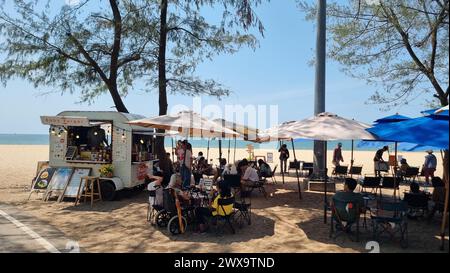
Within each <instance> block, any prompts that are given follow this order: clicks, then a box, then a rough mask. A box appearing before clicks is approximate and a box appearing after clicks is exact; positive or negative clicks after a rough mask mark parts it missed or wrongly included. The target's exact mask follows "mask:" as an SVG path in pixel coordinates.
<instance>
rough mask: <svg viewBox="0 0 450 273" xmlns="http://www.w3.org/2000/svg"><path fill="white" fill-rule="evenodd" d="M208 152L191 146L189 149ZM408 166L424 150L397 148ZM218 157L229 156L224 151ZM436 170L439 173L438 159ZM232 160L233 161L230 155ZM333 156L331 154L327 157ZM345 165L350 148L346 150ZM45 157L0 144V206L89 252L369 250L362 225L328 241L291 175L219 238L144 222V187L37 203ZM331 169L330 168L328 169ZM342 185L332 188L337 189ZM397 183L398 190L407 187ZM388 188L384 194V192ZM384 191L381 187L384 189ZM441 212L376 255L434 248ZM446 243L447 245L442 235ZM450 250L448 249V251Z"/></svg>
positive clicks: (314, 206) (318, 215) (317, 203)
mask: <svg viewBox="0 0 450 273" xmlns="http://www.w3.org/2000/svg"><path fill="white" fill-rule="evenodd" d="M199 150H202V151H203V152H204V153H205V154H206V149H195V147H194V154H197V152H198V151H199ZM268 152H272V153H273V155H274V160H275V162H274V163H271V165H272V166H274V165H276V164H278V162H277V161H278V160H277V158H278V153H277V152H276V151H273V150H255V155H256V156H267V153H268ZM373 153H374V152H361V151H358V152H355V164H356V165H363V166H364V167H363V173H372V172H373V171H372V168H373V165H372V164H373V163H372V158H373ZM400 154H401V155H403V156H404V157H405V158H407V159H408V162H409V164H410V165H411V166H421V165H422V163H423V158H424V156H425V153H405V152H401V153H400ZM223 156H224V157H225V158H227V156H228V154H227V150H226V149H225V151H224V154H223ZM247 156H248V153H247V152H246V150H245V149H240V150H237V154H236V159H241V158H244V157H247ZM436 156H437V157H438V160H439V163H438V165H439V169H438V171H437V175H439V176H441V175H442V167H441V162H442V161H441V158H440V155H439V153H438V152H437V153H436ZM209 157H210V158H218V150H217V149H211V150H210V154H209ZM297 157H298V159H299V160H304V161H311V160H312V151H297ZM230 158H233V152H231V155H230ZM328 158H329V159H330V158H331V152H329V154H328ZM344 158H345V161H346V162H349V161H350V152H349V151H344ZM47 159H48V146H45V145H42V146H40V145H34V146H31V145H30V146H27V145H17V146H15V145H0V172H1V173H2V176H1V178H0V204H7V205H15V206H17V207H18V208H20V209H22V210H24V211H26V212H28V213H30V214H31V215H33V216H34V217H36V218H38V219H39V220H41V221H44V222H46V223H48V224H50V225H52V226H54V227H56V228H57V229H59V230H60V231H61V232H62V233H64V234H65V235H66V236H67V237H68V238H72V239H73V240H76V241H78V242H79V244H80V246H81V247H82V248H83V249H85V250H86V251H88V252H367V251H368V250H366V248H365V246H366V243H367V242H368V241H371V230H370V229H369V230H367V231H365V230H363V232H362V235H361V240H360V242H352V241H350V240H349V239H348V238H346V237H345V236H341V237H339V238H338V239H337V240H332V239H329V238H328V232H329V225H325V224H324V223H323V209H322V208H323V194H322V193H317V192H303V199H302V200H299V199H298V193H297V190H296V188H297V183H296V179H295V178H294V177H293V176H290V177H287V178H286V184H284V185H283V184H282V183H281V177H277V180H278V181H279V183H278V184H276V185H267V192H268V193H269V195H270V197H269V198H268V199H265V198H264V197H263V196H262V195H261V194H258V193H256V194H255V196H254V197H253V198H252V207H253V210H252V213H253V215H252V217H253V222H252V225H251V226H245V227H243V228H242V229H238V230H237V233H236V234H235V235H231V234H225V235H223V236H220V237H217V236H216V235H215V234H214V233H211V234H204V235H197V234H193V233H192V232H187V233H186V234H184V235H181V236H176V237H174V236H170V235H169V234H168V233H167V231H166V230H160V229H157V228H155V227H152V226H150V225H149V224H148V223H147V222H146V219H145V218H146V216H145V215H146V209H147V200H148V199H147V194H146V192H135V191H134V192H130V193H128V194H124V195H122V198H120V200H118V201H113V202H101V203H98V204H95V205H94V207H93V208H91V207H90V206H88V205H84V204H83V205H81V206H77V207H74V206H73V203H72V202H62V203H57V202H43V201H41V200H40V199H38V198H37V196H36V195H33V196H32V198H31V200H30V201H28V202H27V201H26V199H27V198H28V194H29V188H30V183H31V179H32V178H33V177H34V174H35V172H36V163H37V161H40V160H47ZM329 168H330V169H331V166H329ZM340 188H341V185H338V189H340ZM405 189H406V187H403V188H402V189H401V191H402V192H403V190H405ZM386 192H387V193H388V191H386ZM383 194H384V192H383ZM440 219H441V217H438V216H436V217H435V218H434V220H433V221H432V222H431V223H430V224H427V223H426V221H420V220H417V221H410V224H409V242H410V246H409V247H408V248H407V249H402V248H401V247H400V245H399V243H398V242H397V243H396V242H392V241H389V240H387V239H386V240H384V241H383V242H381V251H382V252H438V251H439V250H438V247H439V245H440V243H439V238H438V236H437V235H438V234H439V228H440ZM446 239H447V245H448V237H447V238H446ZM447 251H448V249H447Z"/></svg>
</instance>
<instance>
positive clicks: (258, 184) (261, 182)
mask: <svg viewBox="0 0 450 273" xmlns="http://www.w3.org/2000/svg"><path fill="white" fill-rule="evenodd" d="M264 184H265V181H264V180H259V181H257V182H255V183H254V184H253V185H249V186H248V187H250V188H251V191H253V190H255V189H258V190H259V192H260V193H262V194H263V195H264V198H266V199H267V192H266V189H265V188H264Z"/></svg>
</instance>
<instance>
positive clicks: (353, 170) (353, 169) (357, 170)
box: [348, 166, 363, 176]
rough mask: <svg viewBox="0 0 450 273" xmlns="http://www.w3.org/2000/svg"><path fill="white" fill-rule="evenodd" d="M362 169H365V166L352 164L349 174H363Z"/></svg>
mask: <svg viewBox="0 0 450 273" xmlns="http://www.w3.org/2000/svg"><path fill="white" fill-rule="evenodd" d="M362 169H363V166H352V167H351V168H350V170H349V171H348V174H349V175H357V176H361V175H362Z"/></svg>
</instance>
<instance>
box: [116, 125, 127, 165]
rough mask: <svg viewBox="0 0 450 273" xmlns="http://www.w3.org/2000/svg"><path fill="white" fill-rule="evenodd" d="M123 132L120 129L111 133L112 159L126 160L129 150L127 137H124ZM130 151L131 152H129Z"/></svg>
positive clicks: (117, 160)
mask: <svg viewBox="0 0 450 273" xmlns="http://www.w3.org/2000/svg"><path fill="white" fill-rule="evenodd" d="M122 134H125V133H124V132H123V131H121V130H118V129H117V130H115V131H114V133H113V141H114V143H113V154H112V157H113V161H116V162H119V161H126V160H127V152H130V151H129V150H128V149H127V147H128V144H127V138H126V137H125V135H122ZM130 153H131V152H130Z"/></svg>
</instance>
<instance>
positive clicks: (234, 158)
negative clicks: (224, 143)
mask: <svg viewBox="0 0 450 273" xmlns="http://www.w3.org/2000/svg"><path fill="white" fill-rule="evenodd" d="M234 162H236V137H234V153H233V163H234Z"/></svg>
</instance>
